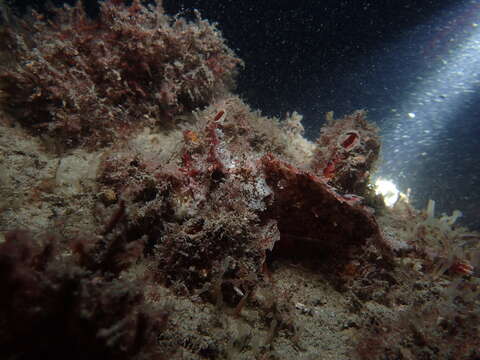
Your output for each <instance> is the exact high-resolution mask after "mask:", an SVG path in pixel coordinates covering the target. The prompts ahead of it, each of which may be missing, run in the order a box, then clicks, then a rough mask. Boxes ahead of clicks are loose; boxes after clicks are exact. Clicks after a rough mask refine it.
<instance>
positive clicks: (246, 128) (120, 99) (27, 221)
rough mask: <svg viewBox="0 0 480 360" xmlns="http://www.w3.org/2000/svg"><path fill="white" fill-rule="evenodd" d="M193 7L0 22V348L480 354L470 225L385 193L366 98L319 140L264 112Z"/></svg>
mask: <svg viewBox="0 0 480 360" xmlns="http://www.w3.org/2000/svg"><path fill="white" fill-rule="evenodd" d="M195 16H196V18H195V19H193V20H191V21H189V20H186V19H184V18H182V17H179V16H175V17H171V16H168V15H166V14H165V13H164V11H163V9H162V7H161V6H160V5H149V6H146V5H143V4H142V3H141V2H140V1H139V0H134V1H133V2H132V3H131V4H129V5H126V4H125V3H124V2H123V1H119V0H106V1H104V2H102V3H101V7H100V13H99V14H98V17H96V18H90V17H88V16H87V15H86V14H85V11H84V9H83V6H82V4H81V3H78V4H77V5H75V6H73V7H68V6H65V7H63V8H51V9H50V11H49V12H48V13H47V14H39V13H35V12H34V13H33V14H31V16H29V17H26V18H24V19H19V18H14V17H11V18H9V21H7V22H6V23H5V24H4V25H3V27H2V29H1V37H2V40H4V41H2V57H1V59H2V63H1V64H0V89H1V90H0V91H1V92H0V99H1V106H2V110H1V124H0V126H1V130H2V131H1V133H0V154H1V157H0V166H1V168H2V171H1V175H0V185H1V195H2V197H1V198H2V200H1V202H0V209H1V213H0V223H1V228H0V231H1V234H2V240H1V242H0V279H1V280H2V281H1V283H2V286H3V288H4V291H3V293H4V294H5V295H4V296H2V300H1V303H2V305H3V306H1V307H0V313H1V314H2V315H1V317H0V318H1V320H0V354H1V355H2V357H3V358H6V359H13V358H21V359H30V358H32V359H33V358H38V356H40V357H42V356H43V357H48V358H51V359H54V358H64V357H73V358H78V359H87V358H88V359H96V358H102V359H106V358H111V359H123V358H125V359H130V358H131V359H134V358H138V359H150V358H152V359H153V358H155V359H164V358H167V357H172V358H179V359H291V358H293V357H300V358H302V359H314V358H318V356H319V355H318V354H323V355H322V358H325V359H327V358H331V359H352V358H361V359H394V358H395V359H415V358H425V359H453V358H454V359H474V358H476V357H478V356H480V354H479V352H478V349H479V348H480V344H479V342H478V341H479V340H478V339H479V338H480V337H479V336H478V331H479V328H478V321H477V320H478V317H479V313H478V301H479V298H478V294H479V292H478V286H479V281H478V264H479V262H480V257H479V255H478V254H479V252H478V234H476V233H472V232H469V231H468V230H467V229H464V228H461V227H458V226H456V225H455V220H456V218H457V217H458V214H453V215H452V216H450V217H449V216H446V215H445V216H443V217H440V218H437V217H435V214H434V210H433V205H432V204H430V206H429V207H428V208H427V210H426V211H419V210H416V209H414V208H413V207H412V206H411V205H410V204H409V203H408V199H407V198H405V197H402V198H400V199H399V200H398V201H397V203H396V204H395V205H394V207H393V208H388V207H386V206H385V204H384V203H383V200H382V198H381V196H379V195H376V194H375V192H374V189H373V186H372V185H371V183H370V177H371V175H372V173H373V172H374V170H375V166H376V163H377V161H378V159H379V152H380V138H379V134H378V129H377V127H376V126H375V125H374V124H371V123H369V122H368V121H367V113H366V112H365V111H356V112H354V113H353V114H351V115H348V116H345V117H343V118H340V119H334V118H333V114H332V113H329V114H327V116H326V122H325V125H324V126H323V128H322V130H321V132H320V134H319V137H318V139H317V140H316V141H314V142H312V141H309V140H308V139H306V138H305V137H304V136H303V135H304V133H303V130H304V129H303V125H302V123H301V121H302V117H301V115H299V114H298V113H296V112H293V113H291V114H287V115H286V117H285V118H284V119H281V120H279V119H275V118H268V117H265V116H262V115H261V113H260V112H259V111H254V110H252V109H251V108H250V107H249V106H248V105H247V104H245V103H244V101H243V100H242V99H241V98H240V97H238V96H237V95H235V94H234V93H233V85H234V79H235V75H236V73H237V71H238V69H237V67H238V66H240V65H241V64H242V62H241V60H240V59H238V58H237V57H236V56H235V54H234V53H233V51H232V50H230V49H229V48H228V47H227V46H226V45H225V41H224V39H223V38H222V35H221V33H220V31H219V30H218V29H217V28H216V27H215V26H213V25H211V24H210V23H209V22H208V21H206V20H202V19H201V17H200V15H199V14H196V15H195ZM416 315H418V316H416ZM399 337H401V339H402V340H401V341H398V339H399Z"/></svg>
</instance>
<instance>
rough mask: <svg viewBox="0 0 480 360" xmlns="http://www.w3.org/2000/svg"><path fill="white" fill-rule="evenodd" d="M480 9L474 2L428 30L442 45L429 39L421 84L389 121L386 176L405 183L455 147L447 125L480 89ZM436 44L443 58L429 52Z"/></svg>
mask: <svg viewBox="0 0 480 360" xmlns="http://www.w3.org/2000/svg"><path fill="white" fill-rule="evenodd" d="M479 10H480V2H478V1H470V2H468V4H467V6H465V5H463V7H457V8H456V9H453V10H450V11H449V12H448V14H447V15H446V16H444V17H443V18H440V19H439V18H436V22H435V24H433V23H432V24H429V26H428V27H427V30H428V29H431V28H433V29H435V30H437V32H438V33H439V34H441V36H442V39H441V40H442V41H441V43H440V46H438V43H439V41H438V39H433V41H432V39H425V44H424V49H425V50H427V51H425V52H424V54H423V56H424V58H423V59H422V60H423V62H424V63H425V66H423V68H420V69H418V70H417V72H416V74H415V75H416V81H417V84H416V85H415V86H414V87H413V88H414V90H413V91H410V92H409V93H408V94H407V95H406V97H405V99H404V100H403V101H400V103H399V105H398V106H397V107H396V108H395V109H392V110H391V114H392V115H391V116H389V117H390V119H387V121H386V124H388V125H387V126H388V128H386V129H385V130H384V132H383V135H384V139H385V140H384V145H385V146H384V150H385V151H384V160H385V162H384V164H383V172H386V173H388V174H389V177H395V176H397V177H398V178H399V179H401V178H404V179H405V178H407V176H411V174H412V171H411V170H412V168H415V167H417V168H418V166H421V164H420V163H421V162H422V161H421V159H422V158H423V159H427V158H428V157H430V156H432V155H435V154H436V151H437V149H438V147H439V146H444V148H447V147H448V146H449V145H454V144H452V142H454V139H452V138H451V137H449V134H448V128H447V126H448V125H449V124H450V122H452V121H455V120H456V119H457V118H458V116H459V115H460V113H461V112H462V111H464V110H465V109H466V108H468V107H469V106H471V105H472V102H473V101H475V99H474V95H475V94H476V93H477V92H478V90H479V85H480V11H479ZM472 14H473V15H472ZM438 30H441V31H438ZM422 34H424V32H422ZM412 40H413V39H410V41H412ZM432 42H433V44H436V46H435V45H434V47H437V48H438V47H441V49H440V50H441V52H442V53H441V54H435V55H433V56H432V55H431V54H430V52H431V51H432V46H431V44H432ZM435 50H439V49H433V51H435ZM427 55H428V56H427ZM408 71H412V70H411V69H408ZM414 71H415V70H414ZM419 159H420V161H419ZM395 174H396V175H395ZM407 186H410V184H407Z"/></svg>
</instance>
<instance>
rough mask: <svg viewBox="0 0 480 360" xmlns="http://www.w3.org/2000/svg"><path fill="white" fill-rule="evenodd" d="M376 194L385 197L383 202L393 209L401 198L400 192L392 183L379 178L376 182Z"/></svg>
mask: <svg viewBox="0 0 480 360" xmlns="http://www.w3.org/2000/svg"><path fill="white" fill-rule="evenodd" d="M375 193H376V194H377V195H382V196H383V201H384V202H385V205H387V206H388V207H392V206H393V205H395V203H396V202H397V200H398V197H399V196H400V191H399V190H398V188H397V185H395V184H394V183H393V182H392V181H390V180H386V179H382V178H379V179H377V181H375Z"/></svg>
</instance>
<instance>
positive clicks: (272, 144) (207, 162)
mask: <svg viewBox="0 0 480 360" xmlns="http://www.w3.org/2000/svg"><path fill="white" fill-rule="evenodd" d="M197 117H198V119H197V123H196V124H195V126H194V127H192V128H189V129H185V130H184V131H183V141H182V142H183V146H182V147H181V148H180V150H179V153H178V155H177V156H178V160H177V161H174V162H170V163H169V164H157V165H156V166H154V167H152V166H151V165H148V164H147V163H145V162H144V161H143V160H142V159H141V158H139V159H137V160H136V161H135V162H133V164H134V165H133V166H132V165H126V164H129V163H130V164H132V161H131V160H127V159H128V156H131V155H125V156H127V158H125V157H122V156H118V154H117V155H115V156H112V157H111V158H110V159H107V160H106V161H105V168H104V171H103V175H101V178H100V181H101V182H102V183H103V184H104V185H105V186H108V187H112V186H113V187H114V188H115V191H116V192H118V193H121V194H123V197H124V198H125V201H126V204H127V213H128V214H129V219H130V228H131V230H130V231H131V232H132V233H137V234H139V235H140V234H144V235H146V236H147V237H148V238H149V240H148V241H147V242H148V243H150V244H153V245H154V248H155V250H154V252H155V254H156V258H157V259H158V264H159V269H160V274H161V277H163V279H164V280H165V281H166V282H167V283H173V282H177V281H182V282H183V283H184V284H185V285H186V287H187V288H189V289H192V288H197V287H201V286H202V284H203V283H205V282H208V281H213V280H214V279H215V278H216V277H218V276H220V277H222V276H224V274H225V276H227V277H228V279H229V280H228V281H231V282H233V283H235V286H236V287H237V288H238V289H241V290H242V291H245V292H248V291H249V290H251V287H252V286H253V284H254V282H252V278H255V277H256V276H259V275H261V273H262V269H263V266H264V263H265V260H266V258H267V255H268V254H270V253H272V254H282V253H290V254H297V255H300V256H301V255H302V254H307V253H309V254H315V255H314V256H317V257H319V258H320V257H321V258H323V259H324V261H325V262H330V264H331V265H334V267H335V266H337V267H338V268H339V269H340V268H341V267H342V266H343V265H345V264H346V263H347V262H348V261H349V259H350V258H351V256H352V254H353V253H355V252H358V251H360V250H361V248H362V246H364V245H365V244H367V243H369V242H371V243H374V244H377V245H378V244H380V245H381V244H382V236H381V233H380V230H379V228H378V225H377V223H376V220H375V218H374V217H373V215H372V212H373V210H372V209H371V208H369V207H368V206H366V205H365V204H364V200H363V198H362V197H360V196H357V195H354V194H344V195H342V194H341V193H340V192H338V190H336V189H335V188H334V187H333V186H331V185H330V184H329V183H328V180H329V179H326V178H325V177H324V176H322V174H319V175H317V174H316V171H315V168H310V166H313V165H315V161H313V165H310V164H309V163H308V161H305V162H299V159H295V157H294V156H292V155H290V154H289V153H288V152H287V151H286V147H287V145H286V143H287V142H288V141H290V140H289V139H288V136H291V134H290V135H288V134H286V133H285V132H284V130H282V128H281V127H280V126H278V124H276V123H275V122H272V120H270V119H265V118H263V119H262V118H260V119H259V118H258V115H257V116H255V115H254V113H252V112H251V111H250V110H249V109H248V107H247V106H246V105H245V104H243V103H242V102H241V100H239V99H238V98H235V97H230V98H227V99H225V100H223V101H221V102H219V103H218V104H215V105H212V106H211V107H209V108H207V109H206V110H205V111H203V112H202V113H200V114H198V115H197ZM349 119H350V118H347V120H349ZM262 121H263V122H264V123H262ZM338 121H339V122H342V121H344V120H338ZM362 121H364V120H362ZM272 129H274V130H272ZM349 131H350V134H355V136H353V135H347V137H346V138H343V137H342V136H343V134H344V132H342V133H340V135H339V136H338V137H334V138H333V139H332V142H333V143H335V144H336V143H338V142H339V141H340V142H341V144H346V145H345V147H350V148H351V147H354V146H357V147H360V146H361V144H360V143H361V142H360V139H359V136H358V135H356V134H357V132H356V130H349ZM287 135H288V136H287ZM324 136H325V135H324ZM371 136H374V135H371ZM259 138H262V139H267V140H265V141H264V142H262V143H258V142H257V140H256V139H259ZM355 142H358V144H355ZM300 166H301V167H302V169H300ZM365 166H366V165H365ZM365 171H367V169H366V168H365ZM132 174H133V175H132ZM363 176H365V175H363ZM145 194H150V195H149V197H147V198H146V197H145ZM145 200H147V201H145ZM227 258H228V259H231V261H228V266H227V265H225V266H226V267H227V268H225V266H224V265H222V264H223V263H224V261H225V259H227ZM331 268H332V269H333V267H331ZM218 269H223V270H222V271H221V274H219V273H218V271H219V270H218ZM226 274H228V275H226ZM232 296H233V297H235V296H234V295H232ZM237 300H238V299H237Z"/></svg>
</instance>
